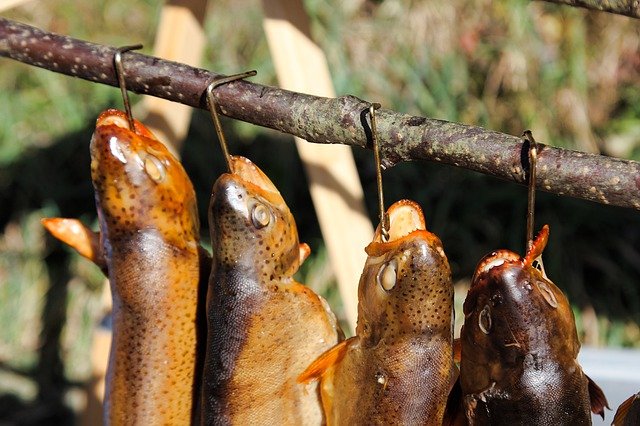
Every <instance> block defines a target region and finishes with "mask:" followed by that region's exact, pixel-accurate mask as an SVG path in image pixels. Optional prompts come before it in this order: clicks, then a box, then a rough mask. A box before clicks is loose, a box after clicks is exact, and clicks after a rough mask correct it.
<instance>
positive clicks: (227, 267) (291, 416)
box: [202, 157, 341, 425]
mask: <svg viewBox="0 0 640 426" xmlns="http://www.w3.org/2000/svg"><path fill="white" fill-rule="evenodd" d="M231 170H232V171H233V173H225V174H223V175H221V176H220V177H219V178H218V180H217V181H216V182H215V184H214V186H213V191H212V195H211V204H210V208H209V224H210V231H211V244H212V247H213V251H214V256H213V265H212V270H211V278H210V281H209V291H208V293H207V319H208V330H207V333H208V338H207V354H206V359H205V367H204V373H203V396H202V407H203V416H202V424H207V425H227V424H236V425H260V424H269V425H274V424H277V425H284V424H292V425H305V424H310V425H312V424H315V425H319V424H321V423H322V421H323V414H322V409H321V405H320V399H319V394H318V391H317V386H316V384H315V383H314V384H308V385H303V384H299V383H297V382H296V377H297V376H298V375H299V374H300V373H301V372H302V371H303V370H304V369H305V367H306V366H307V365H309V363H310V362H311V360H313V359H315V358H316V357H318V356H319V355H320V354H321V353H323V352H324V351H325V350H327V349H329V348H331V347H332V346H333V345H335V344H336V343H337V342H338V341H339V339H340V338H341V332H340V330H339V328H338V325H337V323H336V319H335V317H334V315H333V314H332V313H331V311H330V310H329V307H328V305H327V304H326V302H325V301H324V300H323V299H322V298H321V297H319V296H317V295H316V294H315V293H314V292H313V291H311V290H310V289H309V288H307V287H305V286H304V285H302V284H299V283H297V282H296V281H295V280H294V279H293V278H292V275H293V274H294V273H295V272H296V271H297V270H298V267H299V266H300V263H301V262H302V261H303V260H304V258H305V257H306V256H307V255H308V254H309V248H308V246H307V245H306V244H302V245H301V244H299V242H298V233H297V229H296V225H295V222H294V220H293V216H292V215H291V212H290V211H289V208H288V207H287V205H286V204H285V202H284V200H283V199H282V196H281V195H280V193H279V192H278V190H277V189H276V187H275V186H274V185H273V183H272V182H271V181H270V180H269V178H268V177H267V176H266V175H265V174H264V173H262V171H261V170H260V169H258V167H256V166H255V165H254V164H253V163H251V162H250V161H249V160H247V159H246V158H243V157H231Z"/></svg>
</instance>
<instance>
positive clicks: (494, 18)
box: [0, 0, 640, 424]
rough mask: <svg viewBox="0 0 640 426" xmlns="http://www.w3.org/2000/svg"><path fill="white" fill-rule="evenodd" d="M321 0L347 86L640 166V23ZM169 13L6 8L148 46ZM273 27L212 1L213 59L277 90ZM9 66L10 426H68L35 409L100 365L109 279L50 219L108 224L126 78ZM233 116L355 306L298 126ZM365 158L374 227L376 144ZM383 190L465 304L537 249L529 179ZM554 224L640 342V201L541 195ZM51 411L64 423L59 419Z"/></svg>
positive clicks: (607, 319) (578, 290)
mask: <svg viewBox="0 0 640 426" xmlns="http://www.w3.org/2000/svg"><path fill="white" fill-rule="evenodd" d="M305 4H306V6H307V9H308V11H309V13H310V15H311V18H312V30H313V34H314V36H315V38H316V39H317V40H318V41H319V42H320V43H321V45H322V46H323V48H324V49H325V52H326V53H327V56H328V60H329V65H330V67H331V71H332V75H333V79H334V83H335V86H336V90H337V92H338V93H339V94H353V95H356V96H358V97H361V98H364V99H368V100H375V101H378V102H381V103H382V104H383V105H384V106H385V107H387V108H391V109H394V110H396V111H400V112H406V113H409V114H415V115H421V116H428V117H434V118H440V119H445V120H453V121H458V122H462V123H466V124H473V125H481V126H484V127H487V128H490V129H493V130H497V131H501V132H505V133H510V134H514V135H518V134H521V133H522V131H523V130H524V129H527V128H528V129H531V130H532V131H533V133H534V135H535V136H536V139H537V140H539V141H541V142H544V143H547V144H550V145H555V146H563V147H567V148H572V149H577V150H581V151H590V152H601V153H604V154H607V155H614V156H617V157H622V158H630V159H635V160H640V103H639V102H637V100H638V99H640V86H639V85H638V82H639V81H640V80H639V77H640V73H639V72H640V47H639V46H640V27H638V25H637V22H635V21H633V20H632V19H630V18H624V17H619V16H614V15H609V14H604V13H595V12H588V11H585V10H579V9H573V8H571V7H562V6H557V5H553V4H547V3H544V2H540V3H538V2H528V1H524V0H505V1H501V2H492V1H489V0H475V1H462V0H454V1H450V2H440V1H398V0H385V1H366V0H354V1H349V2H340V1H336V0H330V1H326V0H307V1H306V2H305ZM160 6H161V4H160V2H157V1H151V0H146V1H137V2H124V1H122V0H111V1H106V0H98V1H93V2H70V1H67V0H49V1H46V2H44V1H42V0H39V1H36V0H32V1H28V2H26V3H25V4H24V5H23V6H20V7H17V8H15V9H13V10H10V11H5V12H2V16H4V17H7V18H10V19H16V20H18V21H22V22H26V23H29V24H31V25H34V26H37V27H40V28H43V29H46V30H50V31H54V32H58V33H64V34H68V35H71V36H74V37H77V38H82V39H86V40H90V41H94V42H97V43H102V44H107V45H114V46H120V45H126V44H132V43H138V42H141V43H143V44H145V46H147V48H146V49H144V50H143V51H144V52H146V53H149V52H150V51H151V49H150V46H153V37H154V33H155V26H156V24H157V21H158V17H159V12H160ZM230 16H232V17H233V19H229V17H230ZM261 19H262V12H261V3H260V2H258V1H250V0H240V1H230V0H223V1H218V2H212V4H211V5H210V7H209V11H208V15H207V19H206V31H207V38H208V39H207V41H208V47H207V53H206V58H205V61H204V64H203V66H204V67H206V68H210V69H212V70H215V71H218V72H222V73H233V72H239V71H242V70H246V69H257V70H258V76H257V77H255V78H253V80H254V81H258V82H260V83H263V84H271V85H275V84H276V79H275V75H274V69H273V64H272V63H271V60H270V56H269V53H268V49H267V44H266V40H265V38H264V35H263V31H262V26H261V22H260V21H261ZM0 69H1V72H0V91H2V93H3V96H2V98H1V99H0V230H2V234H0V324H2V327H1V328H0V394H3V396H0V414H2V415H4V413H10V414H9V417H7V418H5V419H4V420H6V421H7V422H11V421H12V419H13V420H15V419H17V418H20V419H21V421H22V422H23V424H24V423H27V424H29V423H30V424H36V423H49V424H50V423H59V422H66V423H69V422H71V420H70V417H69V416H71V414H69V413H68V412H65V411H64V410H62V411H60V410H59V411H55V410H53V411H51V410H49V411H47V410H45V411H44V414H43V411H42V410H40V411H38V410H33V407H34V406H35V404H39V405H38V406H39V407H42V406H43V405H42V404H44V403H46V404H53V405H52V406H54V407H72V408H73V407H77V406H81V405H82V400H81V397H78V395H77V394H78V392H77V391H78V389H79V388H80V387H81V386H82V385H83V383H84V381H86V380H87V378H88V375H89V370H90V360H89V358H88V355H87V354H88V351H89V346H90V340H91V330H92V329H93V327H94V326H95V324H96V323H97V322H98V321H100V319H101V318H100V316H101V314H102V311H101V309H100V306H101V303H100V294H101V288H102V284H103V278H102V277H101V274H100V272H99V271H98V269H97V268H96V267H94V266H93V265H91V264H89V263H88V262H87V261H86V260H84V259H80V258H79V257H78V256H77V255H75V254H74V253H71V251H70V250H68V249H66V248H63V247H61V246H60V245H59V244H58V243H56V242H54V241H53V240H52V239H51V238H49V237H46V236H45V235H44V232H43V231H42V229H41V228H40V225H39V222H38V219H39V218H40V217H42V216H45V215H54V214H60V215H63V216H70V217H79V218H81V219H82V220H83V221H84V222H85V223H88V224H93V225H94V226H95V220H96V217H95V207H94V205H93V193H92V189H91V183H90V180H89V160H88V141H89V138H90V135H91V132H92V127H93V120H95V117H96V116H97V114H98V113H99V112H100V111H101V110H103V109H104V108H107V107H120V106H121V100H120V97H119V96H120V95H119V92H118V90H117V89H114V88H110V87H106V86H101V85H97V84H91V83H89V82H86V81H81V80H78V79H73V78H69V77H65V76H61V75H57V74H54V73H51V72H49V71H45V70H41V69H37V68H34V67H29V66H26V65H23V64H19V63H17V62H13V61H10V60H6V59H0ZM137 99H140V98H139V97H136V96H134V97H133V100H134V101H135V100H137ZM225 126H226V127H227V135H228V139H229V140H231V141H233V144H232V147H231V150H232V151H233V152H234V153H238V154H241V155H246V156H248V157H250V158H251V159H253V160H254V161H256V163H257V164H258V165H260V167H262V168H263V170H265V172H266V173H267V174H268V175H269V176H270V177H271V178H272V179H273V181H274V182H275V183H276V185H277V186H278V187H279V188H280V189H281V191H282V193H283V195H284V197H285V199H286V200H287V201H288V203H289V204H290V206H291V209H292V211H293V213H294V216H295V217H296V220H297V222H298V228H299V230H300V234H301V240H303V241H307V242H309V243H310V245H311V246H312V249H313V252H314V254H313V255H312V257H311V258H310V259H308V260H307V261H306V262H305V264H304V265H303V267H302V269H301V272H300V274H299V276H300V279H301V280H303V281H305V282H307V283H309V284H310V285H311V286H312V288H314V289H316V290H317V291H320V292H322V293H323V294H325V295H326V296H327V298H328V300H329V302H330V303H331V305H332V306H333V307H334V308H335V309H336V311H337V312H338V315H339V316H340V315H341V309H340V301H339V295H338V292H337V291H336V289H335V283H334V278H333V275H332V273H331V270H330V268H329V266H328V265H327V256H326V251H325V249H324V248H323V246H322V240H321V235H320V231H319V228H318V225H317V223H316V218H315V215H314V212H313V209H312V208H311V200H310V197H309V194H308V191H307V189H306V181H305V180H304V179H300V178H298V177H299V176H303V175H304V173H303V169H302V166H301V164H300V161H299V159H298V157H297V154H296V152H295V147H294V145H293V144H292V143H291V140H290V138H289V137H287V136H286V135H281V134H278V133H276V132H273V131H270V130H265V129H261V128H257V127H255V126H251V125H248V124H246V123H239V122H232V121H230V120H227V121H225ZM214 140H215V135H214V132H213V127H212V125H211V123H210V121H209V118H208V115H207V114H205V113H203V112H199V111H196V112H195V114H194V119H193V122H192V126H191V129H190V131H189V136H188V143H187V144H185V147H184V151H183V153H182V156H183V157H182V158H183V162H184V164H185V167H186V168H187V171H188V172H189V174H190V176H191V178H192V180H193V182H194V185H195V187H196V190H197V194H198V197H199V208H200V213H201V221H202V224H203V229H202V235H203V240H204V241H205V242H206V240H207V239H208V237H207V232H208V230H207V229H206V228H207V227H206V223H207V219H206V207H207V204H208V197H209V192H210V187H211V184H212V182H213V181H214V180H215V178H216V176H217V175H218V174H219V173H220V172H221V171H222V170H223V165H222V161H221V158H220V154H219V153H218V152H217V150H213V149H211V147H212V145H213V144H212V141H214ZM354 153H355V155H356V161H357V164H358V167H359V170H360V173H361V179H362V182H363V187H364V189H365V193H366V196H367V199H366V202H367V205H368V208H369V211H370V212H371V213H372V214H371V216H372V220H373V221H374V222H375V221H376V219H375V208H376V199H375V173H374V168H373V161H372V155H371V153H370V152H368V151H367V152H365V151H361V150H356V151H354ZM292 176H296V178H295V179H291V177H292ZM384 183H385V191H386V196H387V203H388V204H390V203H391V202H393V201H395V200H397V199H400V198H405V197H410V198H413V199H415V200H417V201H418V202H419V203H420V204H421V205H422V206H423V207H424V209H425V215H426V217H427V224H428V226H429V228H430V229H431V230H433V231H435V232H436V233H437V234H438V235H439V236H440V237H441V239H442V241H443V243H444V246H445V250H446V251H447V253H448V256H449V259H450V262H451V265H452V269H453V273H454V280H455V281H456V282H457V283H458V284H457V288H458V289H460V291H459V292H458V296H457V305H456V306H457V308H459V307H460V303H461V300H462V299H463V297H464V292H465V286H466V285H468V280H469V277H470V276H471V274H472V272H473V269H474V267H475V264H476V262H477V261H478V260H479V259H480V258H481V257H482V256H483V255H484V254H486V253H488V252H490V251H492V250H494V249H497V248H510V249H512V250H515V251H517V252H522V248H523V247H524V222H525V217H524V214H525V208H526V190H525V189H524V188H523V187H519V186H517V185H514V184H511V183H505V182H502V181H499V180H496V179H493V178H489V177H486V176H482V175H478V174H476V173H472V172H467V171H464V170H458V169H455V168H452V167H449V166H443V165H437V164H427V163H419V164H413V163H412V164H408V163H405V164H401V165H398V166H396V167H394V168H393V169H391V170H389V171H387V172H385V175H384ZM543 223H549V224H550V226H551V239H550V243H549V246H548V247H547V249H546V252H545V266H546V268H547V272H548V274H549V276H550V277H551V278H552V279H553V280H554V281H555V282H556V283H557V284H558V285H559V286H560V287H562V288H563V289H564V290H565V291H566V292H567V293H568V295H569V298H570V300H571V301H572V303H573V304H574V310H575V313H576V319H577V323H578V327H579V330H580V333H581V336H582V337H583V341H585V342H586V343H588V344H593V345H607V344H608V345H617V346H640V328H639V327H638V324H639V323H640V225H639V221H638V214H637V212H635V211H630V210H622V209H619V208H612V207H607V206H601V205H596V204H592V203H588V202H585V201H580V200H573V199H567V198H563V197H557V196H553V195H549V194H539V195H538V207H537V224H538V226H541V225H542V224H543ZM363 245H364V244H363ZM460 318H461V315H458V321H460ZM61 389H62V391H61ZM65 392H66V393H65ZM74 392H75V393H74ZM34 401H35V402H34ZM54 412H55V413H58V414H56V415H58V416H62V417H47V416H48V415H53V414H51V413H54ZM59 413H62V414H59ZM64 416H67V417H64ZM25 419H27V420H25Z"/></svg>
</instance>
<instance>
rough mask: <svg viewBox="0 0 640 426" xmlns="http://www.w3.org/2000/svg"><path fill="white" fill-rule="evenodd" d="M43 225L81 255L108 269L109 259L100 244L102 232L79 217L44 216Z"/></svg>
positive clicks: (104, 269)
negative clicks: (91, 228)
mask: <svg viewBox="0 0 640 426" xmlns="http://www.w3.org/2000/svg"><path fill="white" fill-rule="evenodd" d="M40 222H41V223H42V226H44V227H45V228H46V230H47V231H49V232H50V233H51V235H53V236H54V237H56V238H57V239H59V240H60V241H62V242H63V243H65V244H67V245H68V246H70V247H71V248H73V249H74V250H75V251H77V252H78V253H80V255H81V256H84V257H86V258H87V259H89V260H90V261H92V262H93V263H95V264H96V265H98V266H99V267H100V269H102V270H103V271H105V272H106V270H107V261H106V259H105V257H104V252H103V251H102V244H100V234H99V233H98V232H93V231H92V230H90V229H89V228H87V227H86V226H84V225H83V224H82V222H80V221H79V220H77V219H65V218H61V217H52V218H43V219H41V220H40Z"/></svg>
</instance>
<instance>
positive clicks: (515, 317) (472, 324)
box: [460, 226, 606, 425]
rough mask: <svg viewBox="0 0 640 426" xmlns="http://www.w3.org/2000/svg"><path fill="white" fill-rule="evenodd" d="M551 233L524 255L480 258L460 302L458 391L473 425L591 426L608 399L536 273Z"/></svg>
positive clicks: (549, 286)
mask: <svg viewBox="0 0 640 426" xmlns="http://www.w3.org/2000/svg"><path fill="white" fill-rule="evenodd" d="M548 234H549V230H548V227H547V226H545V227H543V229H542V231H541V232H540V233H539V235H538V236H537V238H536V240H535V241H534V243H533V245H532V247H531V248H530V249H529V250H528V252H527V254H526V256H525V257H524V258H521V257H520V256H519V255H517V254H516V253H513V252H511V251H508V250H500V251H496V252H493V253H491V254H490V255H488V256H486V257H485V258H484V259H482V260H481V261H480V263H479V265H478V267H477V269H476V272H475V274H474V277H473V280H472V283H471V288H470V290H469V293H468V295H467V298H466V300H465V302H464V308H463V309H464V315H465V321H464V325H463V328H462V331H461V336H460V339H461V346H462V352H461V358H462V359H461V363H460V385H461V389H462V402H463V407H464V412H465V415H466V418H467V421H468V422H469V424H472V425H476V424H477V425H485V424H491V425H515V424H530V425H551V424H553V425H580V424H591V410H592V409H593V410H594V412H597V413H603V408H604V406H606V399H605V398H604V395H603V394H602V391H601V390H600V389H599V388H598V387H597V385H596V384H595V383H593V382H591V380H590V379H589V378H588V377H587V376H586V375H585V374H584V373H583V371H582V368H581V367H580V365H579V364H578V362H577V359H576V358H577V355H578V351H579V349H580V342H579V340H578V335H577V332H576V326H575V321H574V317H573V312H572V311H571V307H570V305H569V301H568V300H567V298H566V297H565V295H564V294H563V293H562V291H561V290H560V289H559V288H558V287H556V285H555V284H554V283H553V282H551V281H550V280H549V279H548V278H547V277H546V275H545V273H544V272H543V271H542V268H541V267H536V259H537V258H538V257H539V256H540V255H541V254H542V251H543V250H544V247H545V246H546V243H547V239H548Z"/></svg>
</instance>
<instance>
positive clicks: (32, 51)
mask: <svg viewBox="0 0 640 426" xmlns="http://www.w3.org/2000/svg"><path fill="white" fill-rule="evenodd" d="M115 51H116V49H115V48H113V47H108V46H102V45H98V44H93V43H88V42H85V41H81V40H77V39H73V38H71V37H67V36H61V35H56V34H52V33H47V32H45V31H42V30H40V29H37V28H34V27H31V26H29V25H25V24H21V23H17V22H13V21H10V20H7V19H4V18H0V56H5V57H8V58H12V59H15V60H17V61H20V62H23V63H26V64H30V65H34V66H37V67H41V68H45V69H48V70H51V71H54V72H58V73H62V74H67V75H70V76H74V77H79V78H83V79H85V80H89V81H94V82H97V83H102V84H108V85H111V86H117V82H116V78H115V74H114V70H113V56H114V54H115ZM123 63H124V66H125V75H126V82H127V87H128V89H129V90H131V91H133V92H135V93H141V94H146V95H151V96H156V97H159V98H164V99H168V100H171V101H174V102H179V103H182V104H185V105H189V106H192V107H194V108H201V109H206V108H207V106H206V101H205V96H204V93H205V90H206V88H207V85H208V84H209V83H210V82H211V81H212V79H214V78H216V77H219V74H216V73H212V72H209V71H206V70H203V69H199V68H193V67H190V66H187V65H184V64H179V63H175V62H171V61H165V60H162V59H160V58H156V57H152V56H146V55H142V54H138V53H134V52H127V53H125V54H124V55H123ZM216 97H217V99H218V104H219V108H220V111H221V112H222V113H223V114H225V115H227V116H229V117H232V118H235V119H238V120H242V121H246V122H249V123H253V124H256V125H259V126H263V127H268V128H271V129H276V130H279V131H281V132H284V133H289V134H292V135H294V136H299V137H301V138H303V139H306V140H307V141H309V142H314V143H326V144H331V143H337V144H344V145H351V146H358V147H365V148H370V147H369V146H367V138H366V135H365V131H366V129H367V124H366V120H365V118H366V117H367V112H366V111H367V110H368V107H369V103H368V102H365V101H363V100H360V99H358V98H355V97H353V96H342V97H338V98H323V97H317V96H311V95H305V94H301V93H296V92H291V91H287V90H281V89H277V88H274V87H269V86H263V85H260V84H254V83H250V82H247V81H238V82H234V83H230V84H227V85H223V86H220V87H218V88H217V89H216ZM377 126H378V133H379V141H380V147H381V155H382V158H383V163H384V166H385V167H387V168H388V167H392V166H393V165H395V164H396V163H398V162H400V161H411V160H429V161H437V162H441V163H446V164H450V165H453V166H456V167H463V168H466V169H469V170H474V171H477V172H481V173H485V174H488V175H491V176H496V177H499V178H502V179H506V180H509V181H512V182H517V183H520V184H524V183H525V182H526V173H525V167H526V166H527V152H526V149H527V147H526V146H525V145H524V143H523V141H522V140H521V139H520V138H519V137H516V136H511V135H507V134H503V133H499V132H494V131H490V130H486V129H483V128H481V127H474V126H467V125H463V124H458V123H452V122H447V121H442V120H434V119H429V118H424V117H414V116H410V115H406V114H400V113H397V112H394V111H390V110H385V109H380V110H378V115H377ZM540 148H541V152H540V153H539V156H538V170H537V175H538V178H537V180H538V182H537V187H538V188H539V189H542V190H544V191H548V192H551V193H555V194H558V195H566V196H571V197H577V198H583V199H586V200H591V201H595V202H598V203H603V204H611V205H616V206H621V207H627V208H633V209H637V210H640V163H638V162H635V161H631V160H621V159H617V158H611V157H605V156H602V155H593V154H586V153H581V152H576V151H571V150H566V149H560V148H553V147H550V146H544V145H542V144H540Z"/></svg>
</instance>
